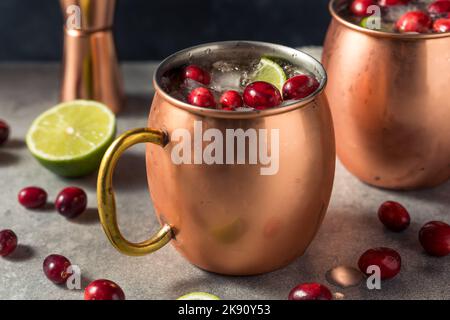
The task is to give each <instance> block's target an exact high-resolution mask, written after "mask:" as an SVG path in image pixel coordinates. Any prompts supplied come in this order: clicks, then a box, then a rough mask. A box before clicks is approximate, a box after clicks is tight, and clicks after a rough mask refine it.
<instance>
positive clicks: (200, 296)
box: [177, 292, 220, 300]
mask: <svg viewBox="0 0 450 320" xmlns="http://www.w3.org/2000/svg"><path fill="white" fill-rule="evenodd" d="M177 300H220V298H219V297H218V296H215V295H213V294H210V293H206V292H191V293H188V294H186V295H184V296H182V297H179V298H178V299H177Z"/></svg>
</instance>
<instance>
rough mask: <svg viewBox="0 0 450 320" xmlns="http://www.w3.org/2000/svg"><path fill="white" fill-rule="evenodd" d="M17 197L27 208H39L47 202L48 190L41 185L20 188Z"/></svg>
mask: <svg viewBox="0 0 450 320" xmlns="http://www.w3.org/2000/svg"><path fill="white" fill-rule="evenodd" d="M17 198H18V200H19V203H20V204H21V205H23V206H24V207H25V208H28V209H37V208H42V207H43V206H45V204H46V203H47V192H45V190H44V189H42V188H39V187H26V188H23V189H22V190H20V192H19V195H18V196H17Z"/></svg>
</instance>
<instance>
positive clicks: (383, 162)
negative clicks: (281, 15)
mask: <svg viewBox="0 0 450 320" xmlns="http://www.w3.org/2000/svg"><path fill="white" fill-rule="evenodd" d="M341 4H342V0H334V1H331V2H330V6H329V8H330V12H331V14H332V17H333V18H332V22H331V25H330V27H329V30H328V34H327V37H326V40H325V46H324V53H323V58H322V62H323V64H324V66H325V69H326V70H327V73H328V77H329V79H328V85H327V89H326V94H327V96H328V98H329V100H330V108H331V112H332V114H333V121H334V124H335V130H336V144H337V153H338V156H339V158H340V160H341V161H342V163H343V164H344V165H345V166H346V167H347V169H348V170H349V171H350V172H352V173H353V174H354V175H356V176H357V177H358V178H359V179H361V180H362V181H364V182H366V183H368V184H371V185H374V186H378V187H384V188H390V189H417V188H425V187H433V186H437V185H439V184H441V183H443V182H445V181H447V180H448V179H449V178H450V124H449V120H450V33H442V34H393V33H386V32H381V31H376V30H369V29H365V28H362V27H359V26H357V25H354V24H352V23H350V22H348V21H346V20H344V19H343V18H342V17H340V16H339V15H338V13H337V8H338V7H339V6H340V5H341Z"/></svg>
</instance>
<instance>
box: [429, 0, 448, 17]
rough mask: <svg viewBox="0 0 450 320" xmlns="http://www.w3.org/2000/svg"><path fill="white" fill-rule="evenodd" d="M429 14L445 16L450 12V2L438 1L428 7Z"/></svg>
mask: <svg viewBox="0 0 450 320" xmlns="http://www.w3.org/2000/svg"><path fill="white" fill-rule="evenodd" d="M428 12H429V13H433V14H443V13H447V12H450V0H437V1H435V2H433V3H432V4H430V5H429V6H428Z"/></svg>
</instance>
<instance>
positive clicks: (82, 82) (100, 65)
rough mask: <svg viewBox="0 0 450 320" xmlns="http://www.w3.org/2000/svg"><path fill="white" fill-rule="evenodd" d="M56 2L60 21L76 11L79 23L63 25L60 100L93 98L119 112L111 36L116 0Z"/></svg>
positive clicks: (119, 93) (120, 98)
mask: <svg viewBox="0 0 450 320" xmlns="http://www.w3.org/2000/svg"><path fill="white" fill-rule="evenodd" d="M60 3H61V7H62V10H63V14H64V18H65V19H64V21H68V19H74V16H75V15H77V14H78V13H80V17H79V18H80V20H79V21H80V22H81V25H80V26H77V27H74V28H68V26H67V25H66V26H65V28H64V57H63V78H62V86H61V100H62V101H70V100H75V99H89V100H97V101H100V102H103V103H104V104H106V105H107V106H108V107H109V108H110V109H111V110H112V111H113V112H115V113H117V112H119V110H120V109H121V108H122V106H123V103H124V94H123V85H122V79H121V76H120V70H119V66H118V62H117V57H116V49H115V46H114V39H113V35H112V26H113V17H114V8H115V3H116V1H115V0H60ZM74 6H75V7H74ZM77 10H79V12H77Z"/></svg>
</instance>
